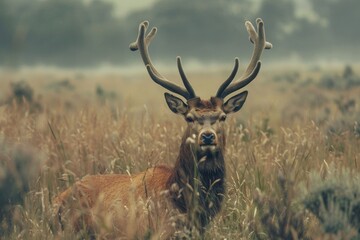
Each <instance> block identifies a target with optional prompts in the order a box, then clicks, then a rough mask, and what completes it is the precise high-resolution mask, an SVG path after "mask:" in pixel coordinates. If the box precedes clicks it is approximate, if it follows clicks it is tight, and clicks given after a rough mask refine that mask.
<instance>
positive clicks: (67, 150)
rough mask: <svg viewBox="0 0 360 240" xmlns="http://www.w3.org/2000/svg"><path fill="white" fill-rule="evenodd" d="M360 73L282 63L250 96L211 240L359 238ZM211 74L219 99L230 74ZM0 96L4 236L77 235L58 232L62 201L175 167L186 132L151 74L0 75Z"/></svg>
mask: <svg viewBox="0 0 360 240" xmlns="http://www.w3.org/2000/svg"><path fill="white" fill-rule="evenodd" d="M358 69H359V68H358V67H357V66H343V65H339V66H335V67H322V66H318V67H312V68H308V67H300V68H299V67H293V68H289V70H284V69H283V68H282V67H281V66H276V67H273V68H268V69H264V70H263V71H262V72H261V73H260V74H259V77H258V78H257V79H256V80H255V81H254V82H253V83H252V84H250V85H251V86H249V87H247V89H248V90H249V97H248V98H247V102H246V103H245V106H244V107H243V109H242V110H241V111H240V112H239V113H236V114H233V115H231V116H229V118H228V120H227V149H226V164H227V194H226V198H225V202H224V205H223V210H222V212H221V213H220V214H219V215H218V216H217V217H216V219H215V220H214V221H213V222H212V224H211V225H210V226H209V228H208V231H207V233H206V239H360V166H359V165H360V162H359V161H360V72H359V71H358ZM203 72H204V71H199V72H197V71H193V72H190V73H188V77H189V78H190V79H191V82H192V83H193V86H194V88H195V89H196V91H197V93H198V94H199V95H200V96H203V97H204V98H208V97H210V96H211V95H214V93H215V92H216V90H217V87H218V86H219V84H220V83H221V82H222V81H223V80H225V79H226V78H227V75H228V70H223V69H217V70H216V71H215V70H214V71H210V72H208V73H207V74H204V73H203ZM166 76H168V78H169V79H175V80H174V81H178V80H179V77H178V76H177V73H171V72H170V73H168V74H167V75H166ZM204 86H206V87H204ZM0 89H1V90H0V101H1V106H0V143H1V146H0V204H2V205H1V206H0V207H1V209H2V210H1V211H0V218H2V219H0V220H1V224H0V239H73V238H76V236H75V234H74V233H72V232H70V231H64V232H53V231H52V228H51V224H50V222H51V221H50V220H51V206H52V198H53V197H54V196H56V195H57V194H58V193H59V192H61V191H63V190H64V189H66V188H67V187H68V186H71V185H72V184H73V183H74V182H75V181H76V180H79V179H81V178H82V177H83V176H85V175H87V174H106V173H137V172H140V171H144V170H145V169H147V168H148V167H151V166H154V165H157V164H168V165H172V164H173V163H174V162H175V159H176V157H177V153H178V149H179V144H180V141H181V136H182V133H183V131H184V130H185V127H186V123H185V121H184V120H183V119H182V118H181V117H180V116H176V115H175V114H173V113H172V112H171V111H170V110H169V109H168V108H167V106H166V103H165V100H164V97H163V92H164V90H163V89H162V88H160V87H159V86H158V85H156V84H155V83H153V82H152V81H151V80H150V79H149V77H148V76H147V75H145V71H144V70H142V71H141V74H139V73H137V74H134V73H129V72H127V73H122V72H121V71H64V70H62V71H55V70H46V69H37V70H34V69H30V70H19V71H11V70H1V71H0ZM179 126H180V127H179ZM9 179H10V180H9ZM27 186H29V187H27ZM4 196H8V197H7V198H6V197H4ZM5 198H6V199H7V200H3V199H5ZM9 198H10V200H11V202H12V204H10V205H9V204H7V202H8V199H9Z"/></svg>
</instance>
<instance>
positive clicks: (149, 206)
mask: <svg viewBox="0 0 360 240" xmlns="http://www.w3.org/2000/svg"><path fill="white" fill-rule="evenodd" d="M256 23H257V30H256V29H255V28H254V26H253V25H252V24H251V23H250V22H249V21H247V22H246V23H245V26H246V29H247V31H248V33H249V36H250V41H251V42H252V43H253V45H254V48H253V54H252V57H251V60H250V63H249V65H248V66H247V68H246V70H245V72H244V73H243V74H242V75H241V76H240V77H239V79H237V80H236V81H233V80H234V78H235V76H236V73H237V71H238V67H239V60H238V58H235V65H234V68H233V70H232V72H231V74H230V76H229V77H228V79H227V80H226V81H224V82H223V83H222V84H221V86H220V87H219V89H218V90H217V92H216V95H215V96H213V97H210V99H209V100H203V99H201V98H200V97H198V96H197V95H196V93H195V91H194V89H193V88H192V86H191V84H190V82H189V81H188V79H187V77H186V75H185V73H184V70H183V67H182V63H181V59H180V57H177V66H178V69H179V73H180V76H181V79H182V82H183V84H184V87H181V86H179V85H176V84H174V83H173V82H171V81H169V80H167V79H166V78H165V77H164V76H162V75H161V74H160V73H159V72H158V71H157V70H156V68H155V66H154V64H153V63H152V61H151V59H150V55H149V51H148V48H149V45H150V42H151V40H152V39H153V38H154V36H155V34H156V32H157V29H156V28H152V29H151V31H150V32H149V33H148V34H146V32H147V29H148V26H149V22H147V21H145V22H142V23H141V24H140V26H139V32H138V37H137V40H136V41H135V42H134V43H132V44H130V49H131V50H132V51H136V50H139V52H140V55H141V57H142V60H143V62H144V64H145V67H146V69H147V71H148V73H149V75H150V77H151V79H152V80H153V81H154V82H155V83H157V84H159V85H160V86H162V87H164V88H165V89H167V90H169V91H170V92H172V93H174V94H177V95H180V96H181V97H183V98H184V99H185V100H186V102H184V101H183V100H182V99H181V98H179V97H177V96H174V95H172V94H170V93H165V100H166V103H167V105H168V107H169V108H170V110H171V111H172V112H174V113H176V114H180V115H182V116H183V117H184V119H185V120H186V122H187V128H186V130H185V133H184V135H183V137H182V141H181V144H180V151H179V155H178V157H177V160H176V162H175V165H174V167H172V168H171V167H167V166H163V165H160V166H155V167H153V168H150V169H147V170H146V171H145V172H141V173H138V174H135V175H117V174H112V175H92V176H86V177H84V178H83V179H82V180H80V181H78V182H76V183H75V184H74V186H73V187H71V188H69V189H67V190H66V191H64V192H63V193H61V194H59V195H58V196H57V197H56V199H55V203H56V206H57V208H56V209H57V210H56V211H57V217H58V218H59V220H60V222H61V223H62V222H63V220H64V219H65V220H66V219H68V222H70V225H72V226H73V227H75V229H77V230H79V229H81V227H85V228H86V229H87V230H88V231H92V232H95V233H97V230H98V229H99V228H98V226H97V225H98V224H97V221H98V220H99V218H100V217H99V216H100V215H101V213H102V214H104V213H105V216H106V217H107V219H110V222H111V228H112V230H113V232H114V233H115V234H116V235H117V236H123V237H124V236H125V237H128V238H133V237H134V236H135V237H144V236H146V235H149V234H151V235H152V236H156V237H157V238H159V239H169V238H174V237H181V236H184V234H186V233H190V234H191V232H196V233H199V234H200V236H203V234H204V232H205V229H206V227H207V226H208V224H209V223H210V222H211V220H212V219H213V218H214V217H215V215H216V214H217V213H218V212H219V211H220V209H221V205H222V201H223V198H224V194H225V160H224V153H225V139H226V136H225V131H224V122H225V120H226V116H227V114H229V113H234V112H237V111H239V110H240V109H241V107H242V106H243V104H244V102H245V100H246V97H247V95H248V92H247V91H243V92H240V93H238V94H235V95H234V96H232V97H230V98H229V99H228V100H226V101H225V98H226V97H227V96H229V95H230V94H231V93H234V92H236V91H238V90H239V89H241V88H243V87H245V86H246V85H247V84H249V83H250V82H251V81H252V80H254V79H255V78H256V76H257V74H258V73H259V70H260V67H261V62H260V56H261V53H262V51H263V49H270V48H271V47H272V45H271V44H270V43H269V42H267V41H266V39H265V30H264V23H263V21H262V20H261V19H257V20H256ZM66 209H68V210H67V211H66ZM69 209H70V210H69ZM79 209H81V210H79ZM130 223H135V225H131V224H130ZM98 231H99V230H98ZM193 234H194V233H193Z"/></svg>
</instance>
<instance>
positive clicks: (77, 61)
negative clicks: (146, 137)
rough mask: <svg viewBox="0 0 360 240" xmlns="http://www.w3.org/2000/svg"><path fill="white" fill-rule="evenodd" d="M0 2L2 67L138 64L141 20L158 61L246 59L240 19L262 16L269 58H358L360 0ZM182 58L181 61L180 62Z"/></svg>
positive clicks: (246, 43) (247, 49)
mask: <svg viewBox="0 0 360 240" xmlns="http://www.w3.org/2000/svg"><path fill="white" fill-rule="evenodd" d="M133 2H136V3H133V4H130V1H115V0H0V65H1V66H9V67H18V66H22V65H26V66H35V65H49V66H59V67H94V66H100V65H103V64H110V65H115V66H117V65H121V66H124V65H125V66H127V65H132V64H139V54H138V53H136V54H134V53H132V52H131V51H130V50H129V47H128V46H129V43H130V42H132V41H134V40H135V38H136V36H137V31H138V25H139V23H140V22H141V21H143V20H149V21H150V27H152V26H156V27H158V28H159V31H158V34H157V36H156V38H155V39H154V40H153V42H152V44H151V47H150V52H151V56H152V58H153V60H154V61H155V62H162V63H167V62H169V61H171V63H173V64H174V65H175V57H176V56H177V55H180V56H182V58H183V60H184V62H185V61H190V60H191V61H198V62H201V63H204V64H207V63H212V64H216V63H222V62H224V61H225V62H227V63H231V64H232V62H233V59H234V57H240V60H247V59H249V56H250V54H251V50H252V46H251V44H250V43H249V41H248V35H247V32H246V29H245V27H244V22H245V21H246V20H250V21H252V22H253V23H255V19H256V18H257V17H261V18H262V19H263V20H264V22H265V28H266V33H267V40H268V41H270V42H271V43H272V44H273V45H274V49H272V50H271V54H270V53H266V54H264V58H267V59H269V60H270V59H271V61H290V60H294V61H300V62H306V63H308V62H317V61H325V62H326V61H329V62H345V63H349V62H351V61H355V62H358V61H359V54H360V48H359V40H360V27H359V26H358V24H359V23H360V14H359V10H360V1H359V0H304V1H301V0H257V1H254V0H197V1H194V0H182V1H178V0H148V1H145V0H142V1H140V0H139V1H133ZM185 59H186V60H185Z"/></svg>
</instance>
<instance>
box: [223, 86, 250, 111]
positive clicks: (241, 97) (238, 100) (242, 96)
mask: <svg viewBox="0 0 360 240" xmlns="http://www.w3.org/2000/svg"><path fill="white" fill-rule="evenodd" d="M247 95H248V91H244V92H242V93H239V94H237V95H235V96H233V97H231V98H230V99H229V100H227V101H226V102H225V103H224V105H223V110H224V112H225V113H226V114H228V113H233V112H237V111H239V110H240V109H241V107H242V106H243V105H244V102H245V100H246V97H247Z"/></svg>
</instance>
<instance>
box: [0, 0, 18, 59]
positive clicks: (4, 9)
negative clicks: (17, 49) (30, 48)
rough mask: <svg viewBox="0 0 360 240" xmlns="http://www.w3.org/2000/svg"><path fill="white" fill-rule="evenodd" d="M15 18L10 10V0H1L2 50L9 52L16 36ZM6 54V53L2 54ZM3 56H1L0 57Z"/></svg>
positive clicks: (0, 38)
mask: <svg viewBox="0 0 360 240" xmlns="http://www.w3.org/2000/svg"><path fill="white" fill-rule="evenodd" d="M14 25H15V24H14V18H13V16H12V15H11V14H10V12H9V6H8V0H0V51H1V52H4V51H5V52H7V51H8V50H9V48H11V46H12V41H13V38H14V29H15V26H14ZM1 55H4V54H1ZM1 58H2V57H1V56H0V59H1Z"/></svg>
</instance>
